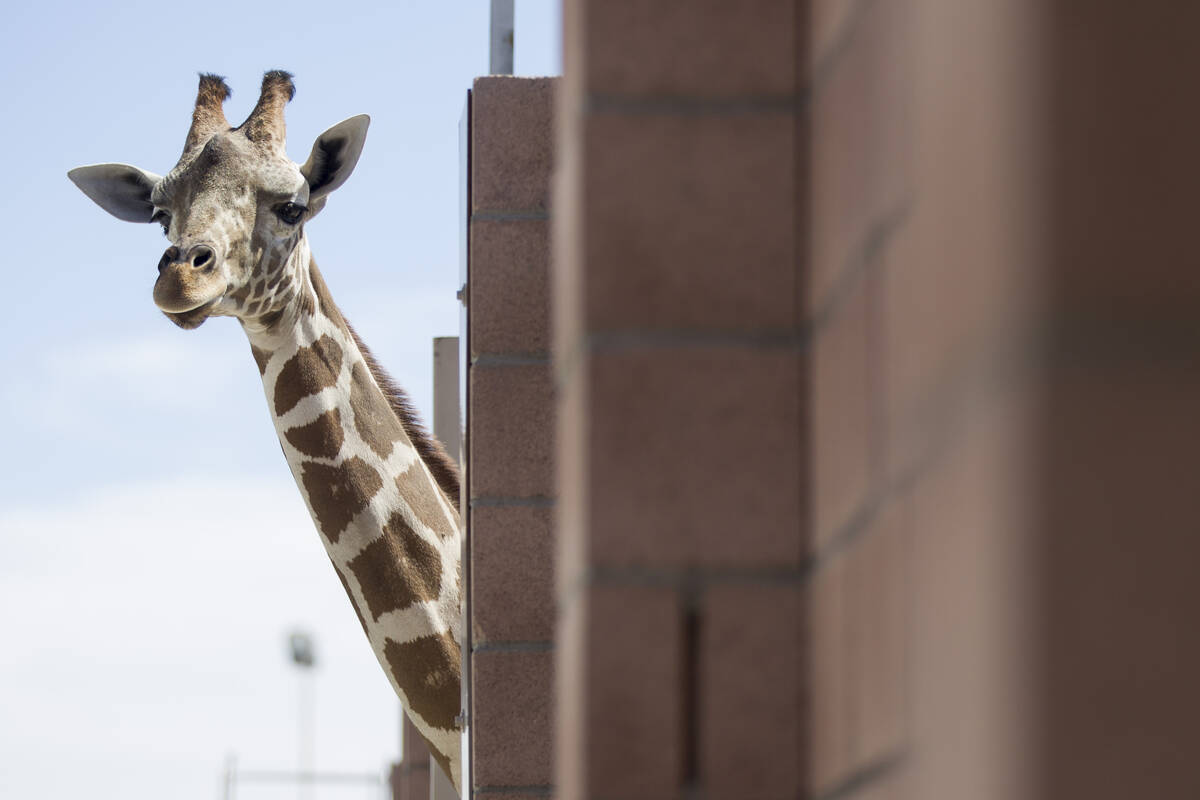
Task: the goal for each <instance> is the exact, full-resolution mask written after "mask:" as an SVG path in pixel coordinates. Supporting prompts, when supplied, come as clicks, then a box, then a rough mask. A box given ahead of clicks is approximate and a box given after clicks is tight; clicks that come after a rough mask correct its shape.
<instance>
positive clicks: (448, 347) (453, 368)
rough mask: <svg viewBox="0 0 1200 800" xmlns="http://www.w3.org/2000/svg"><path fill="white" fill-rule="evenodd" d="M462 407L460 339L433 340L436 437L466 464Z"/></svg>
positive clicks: (456, 457) (447, 450)
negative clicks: (459, 380) (459, 374)
mask: <svg viewBox="0 0 1200 800" xmlns="http://www.w3.org/2000/svg"><path fill="white" fill-rule="evenodd" d="M461 412H462V404H461V403H460V402H459V396H458V337H457V336H438V337H435V338H434V340H433V435H434V436H436V437H437V438H438V439H439V440H440V441H441V443H442V445H443V446H444V447H445V448H446V452H447V453H449V454H450V457H451V458H453V459H454V460H455V461H457V462H458V463H459V465H461V464H462V413H461Z"/></svg>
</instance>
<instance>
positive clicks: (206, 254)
mask: <svg viewBox="0 0 1200 800" xmlns="http://www.w3.org/2000/svg"><path fill="white" fill-rule="evenodd" d="M213 256H214V254H213V251H212V249H211V248H208V247H205V246H203V245H201V246H199V247H197V248H196V249H195V250H193V251H192V266H193V267H195V268H196V269H202V270H205V271H209V270H211V269H212V268H213V264H214V263H215V261H216V259H215V258H214V257H213Z"/></svg>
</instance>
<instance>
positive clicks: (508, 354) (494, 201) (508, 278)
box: [464, 77, 556, 800]
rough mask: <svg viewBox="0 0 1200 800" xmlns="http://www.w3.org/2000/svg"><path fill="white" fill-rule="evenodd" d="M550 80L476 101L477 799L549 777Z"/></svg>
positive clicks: (527, 792) (472, 450)
mask: <svg viewBox="0 0 1200 800" xmlns="http://www.w3.org/2000/svg"><path fill="white" fill-rule="evenodd" d="M555 84H556V81H555V80H553V79H523V78H508V77H489V78H480V79H477V80H476V81H475V84H474V89H473V91H472V93H471V107H470V115H471V121H470V134H469V135H470V187H469V192H470V206H469V207H470V228H469V241H470V256H469V265H468V286H467V304H468V318H469V321H468V327H469V334H468V336H469V342H468V352H469V354H470V365H469V378H468V380H469V389H468V398H469V400H468V403H469V411H468V414H469V416H468V445H467V446H468V448H469V457H468V470H467V479H468V493H469V498H470V500H469V502H470V508H469V512H468V514H469V525H470V549H471V553H470V579H471V619H470V626H471V637H472V641H471V653H470V659H471V661H470V669H471V677H472V685H471V692H472V707H471V735H472V738H473V741H472V749H473V763H472V769H471V777H472V783H473V794H472V795H471V796H473V797H480V798H482V797H490V796H493V795H495V796H502V797H504V798H505V800H522V799H523V798H525V797H527V796H528V797H539V796H545V795H546V794H548V793H549V786H550V781H551V775H550V768H551V692H552V686H553V677H552V676H553V661H554V652H553V651H554V644H553V639H554V597H553V565H554V555H553V554H554V549H553V543H552V532H551V520H552V517H553V514H554V505H555V495H556V492H555V488H554V468H553V464H554V457H553V452H552V443H553V438H554V389H553V386H554V382H553V377H552V372H551V365H550V323H549V306H550V303H549V296H548V292H549V290H548V283H549V266H550V265H549V212H548V209H549V185H550V173H551V167H552V163H553V156H552V153H553V146H552V141H553V135H554V130H553V125H552V120H553V109H552V101H553V92H554V88H555ZM466 796H467V793H466V792H465V791H464V797H466Z"/></svg>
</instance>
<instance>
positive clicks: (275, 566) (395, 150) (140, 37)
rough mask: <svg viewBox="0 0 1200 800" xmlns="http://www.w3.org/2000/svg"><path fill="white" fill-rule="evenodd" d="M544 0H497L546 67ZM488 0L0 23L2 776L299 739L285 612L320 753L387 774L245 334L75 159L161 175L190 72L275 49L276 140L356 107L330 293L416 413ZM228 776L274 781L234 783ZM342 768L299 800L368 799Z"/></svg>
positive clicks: (95, 12)
mask: <svg viewBox="0 0 1200 800" xmlns="http://www.w3.org/2000/svg"><path fill="white" fill-rule="evenodd" d="M559 13H560V12H559V10H558V4H557V3H556V2H554V1H553V0H518V2H517V37H516V42H517V48H516V71H517V73H518V74H522V75H545V74H554V73H557V72H558V71H559V70H560V63H561V59H560V37H559ZM487 21H488V3H487V2H486V1H485V0H473V1H472V2H466V1H465V0H463V1H461V2H460V1H459V0H452V1H448V2H443V3H424V2H422V3H418V2H409V1H407V0H406V1H405V2H392V3H379V4H376V5H364V6H361V7H356V6H355V5H354V4H339V5H337V6H330V5H329V4H327V3H322V4H317V3H307V2H302V1H301V2H291V3H286V4H281V3H250V2H239V3H227V2H205V3H203V4H200V5H196V4H186V3H178V4H177V3H162V2H159V3H153V4H151V3H121V4H119V5H112V6H107V5H106V4H101V3H97V4H90V3H56V2H49V3H40V4H26V5H24V6H20V7H16V8H13V9H11V10H9V11H8V12H7V18H6V23H5V25H4V26H3V28H0V97H3V101H0V102H3V105H4V111H5V113H4V121H5V124H4V125H3V126H2V127H0V144H2V145H3V146H2V147H0V152H3V153H4V154H5V156H6V159H7V164H6V166H5V174H6V181H5V188H6V191H4V192H0V229H2V233H3V239H2V241H3V255H0V272H2V275H3V292H4V300H5V302H4V305H3V314H2V315H0V333H2V335H0V363H3V367H4V369H3V375H4V378H3V381H0V408H2V409H3V411H4V417H3V418H4V420H5V421H6V423H7V424H6V426H5V435H4V438H5V440H6V445H7V447H6V451H7V456H8V457H7V459H6V463H5V465H4V468H3V472H2V473H0V476H2V477H3V480H2V481H0V542H2V543H3V546H4V558H3V559H0V641H2V642H3V647H2V648H0V796H3V797H43V796H44V797H58V796H64V797H65V796H71V795H76V796H82V795H84V794H88V795H89V796H113V797H117V796H120V797H122V798H143V797H144V798H156V800H157V798H161V797H173V798H192V797H196V798H212V797H213V796H215V795H216V792H217V779H218V775H219V771H220V767H221V764H222V762H223V760H224V758H225V755H226V754H227V753H230V752H236V753H237V755H238V757H239V760H240V762H241V763H242V765H243V766H244V767H245V768H248V769H250V768H263V769H271V768H289V767H291V766H293V765H294V763H295V757H296V755H295V754H296V737H295V730H294V726H295V718H296V694H297V689H298V687H297V683H296V676H295V675H294V674H293V672H292V671H291V669H290V667H289V665H288V664H287V663H286V661H285V657H284V636H285V634H286V632H287V631H288V630H289V629H291V628H292V627H293V626H302V627H305V628H307V629H309V630H311V631H313V633H314V634H315V636H316V638H317V646H318V651H319V657H320V658H321V666H320V668H319V670H318V672H317V675H316V682H317V688H316V696H317V718H318V728H319V731H318V735H317V746H316V751H317V765H318V768H322V769H335V770H349V771H371V770H379V769H381V768H382V767H383V765H384V764H385V762H387V761H388V760H390V759H392V758H393V757H394V756H395V753H396V752H397V738H398V734H397V729H398V723H397V714H396V708H397V705H396V702H395V698H394V696H393V695H392V694H391V690H390V688H389V687H388V685H387V682H386V680H385V679H384V677H383V675H382V673H381V672H380V670H379V668H378V666H377V664H376V663H375V661H374V658H373V656H372V655H371V653H370V650H369V648H368V646H367V644H366V642H365V640H364V639H363V637H362V632H361V630H360V629H359V627H358V623H357V620H356V619H355V618H354V614H353V611H352V610H351V608H350V606H349V603H348V601H347V600H346V599H345V597H344V595H343V593H342V590H341V587H340V585H339V584H338V581H337V578H336V576H335V575H334V574H333V571H332V570H331V569H330V567H329V564H328V561H327V559H326V558H325V555H324V552H323V550H322V548H321V545H320V542H319V540H318V538H317V534H316V533H315V531H314V529H313V526H312V523H311V521H310V520H309V519H308V516H307V514H306V513H305V511H304V508H303V503H302V501H301V499H300V497H299V494H298V492H297V491H296V489H295V486H294V484H293V483H292V479H291V476H290V474H289V473H288V470H287V467H286V464H285V463H284V461H283V457H282V455H281V454H280V452H279V445H278V442H277V441H276V439H275V434H274V431H273V429H272V426H271V423H270V419H269V416H268V414H267V410H266V407H265V401H264V399H263V393H262V386H261V384H260V382H259V380H258V375H257V371H256V369H255V368H254V364H253V362H252V360H251V358H250V353H249V348H248V346H247V344H246V341H245V337H244V335H243V334H242V333H241V331H240V329H239V328H238V326H237V324H236V323H234V322H233V321H232V320H227V319H214V320H210V321H209V322H208V323H206V324H205V325H204V326H202V327H201V328H200V329H199V330H196V331H181V330H178V329H176V328H175V327H174V326H173V325H171V324H170V323H169V322H168V321H167V320H166V319H165V318H163V317H162V315H161V314H160V313H159V312H158V311H157V310H156V309H155V307H154V304H153V303H152V301H151V299H150V289H151V285H152V283H153V279H154V277H155V265H156V263H157V261H158V257H159V256H160V255H161V253H162V250H163V248H164V247H165V240H164V239H163V238H162V235H161V233H160V232H159V230H158V228H157V227H156V226H153V225H135V224H130V223H123V222H119V221H117V220H116V219H114V218H112V217H109V216H108V215H107V214H106V213H104V212H103V211H102V210H100V209H99V208H98V207H96V206H95V205H93V204H92V203H91V201H89V200H88V199H87V198H85V197H84V196H83V195H82V194H81V193H80V192H79V191H78V190H76V189H75V187H74V186H73V185H72V184H71V183H70V182H69V181H68V180H67V178H66V172H67V170H68V169H70V168H72V167H74V166H78V165H81V164H88V163H96V162H105V161H119V162H127V163H132V164H136V165H138V166H140V167H143V168H145V169H148V170H150V171H153V172H158V173H160V174H161V173H164V172H166V171H167V170H168V169H169V168H170V167H171V166H172V165H173V164H174V163H175V160H176V158H177V157H178V155H179V151H180V149H181V148H182V145H183V137H184V135H185V133H186V131H187V127H188V123H189V118H190V113H191V107H192V101H193V98H194V96H195V86H196V73H197V72H199V71H206V72H216V73H218V74H221V75H224V76H226V77H227V79H228V80H229V83H230V84H231V85H232V87H233V97H232V98H231V99H230V101H229V102H228V103H227V104H226V114H227V115H228V117H229V118H230V120H233V121H234V122H235V123H236V122H237V121H240V120H241V119H242V118H243V117H244V116H245V115H246V114H247V113H248V112H249V110H250V108H251V107H252V106H253V104H254V101H255V100H256V99H257V89H258V83H259V80H260V78H261V75H262V73H263V71H265V70H267V69H272V68H283V69H287V70H289V71H291V72H293V73H294V74H295V77H296V85H297V93H296V98H295V99H294V100H293V102H292V103H291V105H290V106H289V108H288V115H287V116H288V133H289V136H288V151H289V154H290V155H291V156H292V158H293V159H294V160H297V161H303V160H304V159H305V157H306V156H307V154H308V151H309V148H310V147H311V144H312V141H313V139H314V138H315V137H316V136H317V135H318V134H319V133H320V132H321V131H323V130H324V129H326V128H328V127H329V126H331V125H333V124H334V123H336V122H339V121H340V120H342V119H344V118H346V117H349V116H352V115H354V114H358V113H364V112H365V113H368V114H370V115H371V118H372V122H371V129H370V134H369V136H368V139H367V145H366V149H365V150H364V152H363V156H362V159H361V160H360V162H359V164H358V167H357V169H356V171H355V173H354V175H353V176H352V177H351V179H350V181H349V182H348V183H347V184H346V185H345V186H343V187H342V188H341V189H339V190H338V191H337V193H335V194H334V195H333V197H332V198H331V199H330V202H329V205H328V206H327V208H326V209H325V210H324V211H323V212H322V214H321V216H320V217H319V218H317V219H316V220H314V221H313V222H312V223H311V224H310V225H309V226H308V236H309V241H310V243H311V244H312V248H313V252H314V254H315V257H316V259H317V261H318V263H319V264H320V265H321V268H322V271H323V272H324V274H325V276H326V279H327V281H328V282H329V284H330V287H331V289H332V291H333V294H334V297H335V298H336V299H337V301H338V303H339V305H341V307H342V309H343V311H344V312H345V313H346V315H347V316H348V318H349V319H350V320H351V321H352V322H353V323H354V324H355V326H356V328H357V329H358V330H359V333H360V334H361V335H362V336H363V338H364V339H365V340H366V341H367V342H368V344H370V346H371V347H372V349H373V350H374V351H375V353H376V355H377V356H378V357H379V359H380V360H381V361H382V362H383V363H384V364H385V366H387V367H388V369H389V370H390V371H391V373H392V374H393V376H394V377H395V378H396V379H397V381H398V382H399V383H400V384H401V385H403V386H405V387H406V388H407V389H408V390H409V392H410V393H411V394H412V396H413V399H414V401H415V402H416V404H417V406H418V407H419V408H420V409H421V410H422V412H423V414H425V416H426V418H428V413H427V412H428V409H429V408H430V405H431V401H430V396H429V393H430V390H431V388H430V387H431V375H430V372H431V358H430V349H431V339H432V338H433V337H434V336H445V335H454V334H457V333H458V306H457V304H456V301H455V299H454V292H455V289H456V288H457V282H458V258H459V243H458V220H457V217H456V214H457V203H458V185H459V178H460V176H459V156H458V122H459V117H460V115H461V113H462V109H463V103H464V99H465V92H466V90H467V88H468V87H469V85H470V81H471V79H472V78H473V77H475V76H477V75H480V74H483V73H485V72H486V68H487ZM239 796H240V797H242V798H245V800H255V799H256V798H273V797H284V796H287V797H292V796H294V791H293V790H291V789H287V790H275V791H272V790H268V789H266V788H255V789H251V788H249V787H246V788H244V789H243V791H242V792H241V793H240V795H239ZM374 796H377V795H376V794H373V793H370V792H367V791H365V790H363V789H361V788H356V789H353V790H340V791H332V790H330V791H327V792H324V793H319V794H318V795H317V797H318V798H341V797H346V798H351V797H353V798H362V797H374Z"/></svg>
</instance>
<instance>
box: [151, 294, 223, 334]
mask: <svg viewBox="0 0 1200 800" xmlns="http://www.w3.org/2000/svg"><path fill="white" fill-rule="evenodd" d="M219 299H220V298H214V299H212V300H209V301H208V302H207V303H204V304H203V305H200V306H197V307H196V308H193V309H192V310H191V311H174V312H172V311H164V312H163V315H164V316H165V317H166V318H167V319H169V320H171V322H174V323H175V324H176V325H178V326H179V327H181V328H183V329H184V330H185V331H190V330H193V329H195V328H199V327H200V326H201V325H203V324H204V320H206V319H208V317H209V315H210V314H211V313H212V309H213V306H215V305H216V304H217V300H219Z"/></svg>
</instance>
